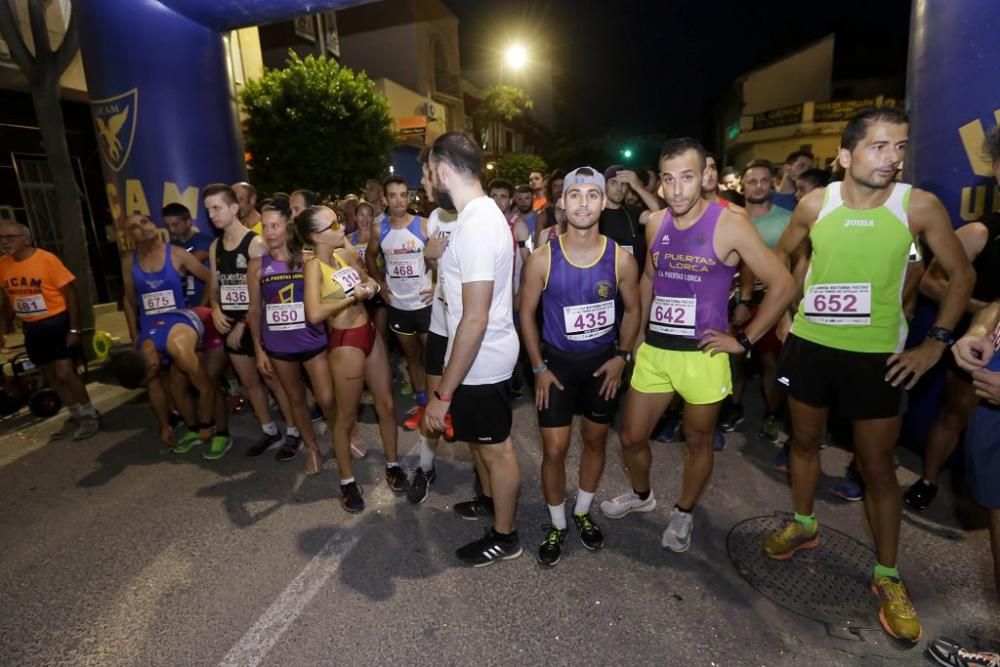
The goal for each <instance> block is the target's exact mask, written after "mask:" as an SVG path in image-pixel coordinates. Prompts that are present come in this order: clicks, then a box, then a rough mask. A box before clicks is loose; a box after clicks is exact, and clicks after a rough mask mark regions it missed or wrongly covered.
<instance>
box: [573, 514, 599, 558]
mask: <svg viewBox="0 0 1000 667" xmlns="http://www.w3.org/2000/svg"><path fill="white" fill-rule="evenodd" d="M573 523H575V524H576V529H577V530H578V531H580V542H582V543H583V546H585V547H587V548H588V549H590V550H591V551H596V550H597V549H600V548H601V547H603V546H604V535H603V534H602V533H601V529H600V528H598V527H597V524H596V523H594V521H593V519H591V518H590V512H587V513H586V514H574V515H573Z"/></svg>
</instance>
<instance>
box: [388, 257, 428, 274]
mask: <svg viewBox="0 0 1000 667" xmlns="http://www.w3.org/2000/svg"><path fill="white" fill-rule="evenodd" d="M423 259H424V258H423V257H421V256H419V255H418V256H416V257H407V258H399V259H395V258H393V257H392V255H387V256H386V265H387V266H386V277H387V278H388V279H389V280H410V279H412V278H420V277H421V264H422V263H423Z"/></svg>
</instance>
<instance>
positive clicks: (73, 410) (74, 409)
mask: <svg viewBox="0 0 1000 667" xmlns="http://www.w3.org/2000/svg"><path fill="white" fill-rule="evenodd" d="M66 409H67V410H69V414H70V416H71V417H75V418H76V419H79V418H80V417H82V416H83V413H82V412H81V411H80V406H79V404H76V405H67V406H66Z"/></svg>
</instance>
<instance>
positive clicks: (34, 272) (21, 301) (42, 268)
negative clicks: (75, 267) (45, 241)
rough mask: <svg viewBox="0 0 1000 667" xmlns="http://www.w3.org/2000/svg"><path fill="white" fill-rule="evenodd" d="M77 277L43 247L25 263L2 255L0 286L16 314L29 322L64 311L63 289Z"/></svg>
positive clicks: (0, 260) (36, 250)
mask: <svg viewBox="0 0 1000 667" xmlns="http://www.w3.org/2000/svg"><path fill="white" fill-rule="evenodd" d="M74 280H76V276H74V275H73V274H72V273H70V271H69V269H67V268H66V266H65V265H64V264H63V263H62V262H61V261H60V260H59V258H58V257H56V256H55V255H53V254H52V253H51V252H48V251H46V250H42V249H41V248H35V252H34V253H32V255H31V257H29V258H28V259H26V260H24V261H23V262H19V261H17V260H15V259H14V258H13V257H11V256H10V255H4V256H3V257H0V288H3V290H4V291H5V292H6V293H7V298H8V299H9V300H10V302H11V304H10V305H11V307H12V308H13V309H14V313H15V314H16V315H17V316H18V318H20V319H22V320H24V321H26V322H35V321H37V320H44V319H45V318H47V317H52V316H53V315H58V314H59V313H62V312H64V311H65V310H66V298H65V297H64V296H63V293H62V288H63V287H65V286H66V285H69V284H70V283H71V282H73V281H74Z"/></svg>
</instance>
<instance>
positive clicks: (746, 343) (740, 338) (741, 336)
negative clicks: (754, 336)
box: [734, 331, 753, 354]
mask: <svg viewBox="0 0 1000 667" xmlns="http://www.w3.org/2000/svg"><path fill="white" fill-rule="evenodd" d="M734 338H736V342H737V343H739V344H740V345H742V346H743V349H744V350H745V351H746V353H747V354H750V350H752V349H753V343H751V342H750V339H749V338H747V335H746V333H744V332H742V331H740V332H737V334H736V336H734Z"/></svg>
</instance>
